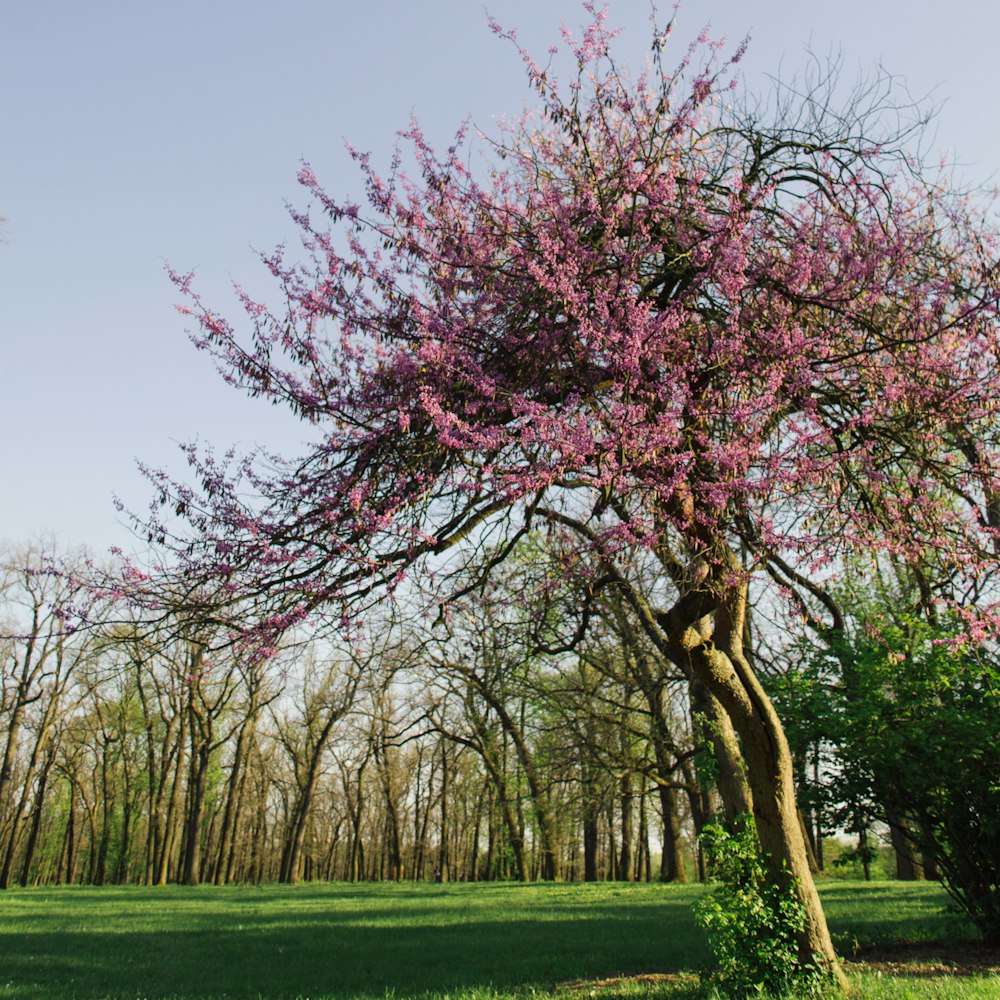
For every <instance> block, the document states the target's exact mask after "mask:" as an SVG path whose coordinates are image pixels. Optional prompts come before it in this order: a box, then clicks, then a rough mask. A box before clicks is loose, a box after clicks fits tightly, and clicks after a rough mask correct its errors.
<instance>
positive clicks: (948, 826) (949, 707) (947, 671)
mask: <svg viewBox="0 0 1000 1000" xmlns="http://www.w3.org/2000/svg"><path fill="white" fill-rule="evenodd" d="M905 604H906V602H905V600H904V598H903V597H902V596H899V595H896V596H894V595H892V594H890V593H879V594H878V595H876V596H871V595H869V596H868V597H859V596H857V595H853V596H852V597H851V598H850V601H845V606H849V607H850V610H851V621H852V623H853V624H852V625H851V626H850V628H849V629H848V630H847V631H846V634H844V635H841V636H838V637H836V638H833V639H832V641H831V642H830V644H829V645H828V646H827V647H824V648H816V647H811V646H809V647H805V649H804V652H803V655H802V656H801V658H800V662H799V663H797V664H796V666H795V667H794V668H793V669H790V670H789V671H788V672H787V673H786V674H784V675H783V676H782V677H779V678H773V679H772V680H771V682H770V683H771V690H772V693H773V696H774V699H775V703H776V705H777V706H778V710H779V713H780V714H781V716H782V719H783V720H785V722H786V732H787V734H788V737H789V743H790V745H791V747H792V750H793V753H794V754H795V756H796V757H797V758H798V759H800V760H802V759H807V758H811V757H812V755H813V754H814V753H817V752H819V750H820V748H822V750H823V754H824V769H825V773H826V779H825V781H824V783H823V786H822V787H820V788H815V787H814V788H812V789H811V796H810V797H807V799H806V801H805V802H804V803H803V804H804V806H805V807H806V808H809V807H810V806H813V807H815V806H819V807H820V808H821V809H822V811H823V813H824V814H825V815H826V816H827V818H828V819H829V820H830V821H831V822H832V823H833V824H836V825H838V826H841V827H842V828H844V829H846V830H850V831H854V832H861V831H862V830H866V829H867V828H868V827H870V826H871V825H872V823H874V822H876V821H881V820H883V819H884V818H885V815H886V812H887V811H891V812H892V813H893V814H895V815H896V816H897V817H899V818H900V819H901V820H902V821H903V823H904V826H905V833H906V835H907V836H909V838H910V840H911V843H912V848H913V850H914V852H915V853H916V854H923V855H924V856H925V857H931V858H933V859H934V861H935V862H936V864H937V866H938V868H939V870H940V874H941V878H942V880H943V882H944V884H945V885H946V887H947V888H948V891H949V892H950V893H951V894H952V896H953V897H954V898H955V900H956V902H957V903H958V905H959V906H961V907H962V909H963V910H964V911H965V912H966V913H968V915H969V916H970V917H971V918H972V920H973V921H974V922H975V923H976V925H977V927H978V928H979V930H980V932H981V934H982V935H983V937H984V938H986V939H987V940H991V941H995V942H1000V892H998V886H1000V666H998V664H997V662H996V659H995V657H994V655H993V653H992V651H991V650H990V649H989V648H987V647H986V646H983V645H975V644H972V643H971V642H969V641H968V639H967V638H966V637H965V635H964V633H965V629H964V627H963V625H962V623H961V622H959V621H954V620H952V621H950V620H948V619H947V618H943V617H942V618H939V619H938V620H937V621H936V622H934V623H933V624H931V623H929V622H928V621H927V620H926V619H924V618H922V617H920V616H918V615H916V614H914V613H910V612H907V611H905V610H903V608H905Z"/></svg>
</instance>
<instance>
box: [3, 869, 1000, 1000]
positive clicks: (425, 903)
mask: <svg viewBox="0 0 1000 1000" xmlns="http://www.w3.org/2000/svg"><path fill="white" fill-rule="evenodd" d="M702 891H703V889H702V888H700V887H697V886H660V885H630V886H624V885H607V884H597V885H531V886H521V885H446V886H440V885H408V884H402V885H371V884H366V885H302V886H263V887H227V888H222V889H220V888H214V887H201V888H187V887H181V886H168V887H163V888H157V889H145V888H103V889H91V888H59V889H33V890H24V891H14V892H8V893H6V894H3V895H2V896H0V997H3V998H16V1000H28V998H52V1000H64V998H65V1000H69V998H75V1000H98V998H102V1000H103V998H115V1000H119V998H129V1000H135V998H140V997H146V998H150V1000H152V998H156V1000H223V998H227V1000H228V998H265V997H266V998H283V1000H293V998H303V1000H305V998H309V1000H340V998H347V997H371V998H385V997H387V996H389V997H395V998H397V1000H402V998H404V997H407V998H409V997H413V998H421V1000H431V998H445V997H449V998H456V1000H457V998H462V1000H486V998H489V1000H499V998H507V997H529V996H530V997H537V998H550V997H559V998H561V1000H573V998H574V997H576V996H579V997H589V996H596V997H602V998H605V1000H612V998H617V997H621V998H625V997H633V998H635V997H643V998H645V997H677V998H680V997H696V996H698V995H699V992H700V989H701V988H700V986H699V981H698V977H697V972H698V970H701V969H704V968H705V967H706V966H707V965H708V964H709V961H710V959H709V953H708V950H707V947H706V945H705V942H704V939H703V936H702V934H701V932H700V931H699V930H698V929H697V927H696V926H695V924H694V920H693V918H692V916H691V903H692V902H693V900H694V899H695V898H697V896H698V895H700V894H701V892H702ZM823 896H824V902H825V904H826V907H827V912H828V915H829V919H830V923H831V929H832V931H833V934H834V937H835V940H836V941H837V945H838V948H839V949H840V951H841V952H842V953H843V954H844V955H845V956H846V957H847V958H851V957H852V956H860V957H864V956H865V954H866V952H867V951H870V950H871V949H873V948H876V947H885V948H891V947H892V946H893V945H897V944H898V943H899V942H903V941H906V942H914V941H916V942H930V943H931V944H930V945H928V947H930V948H931V951H930V952H927V953H926V954H924V955H923V956H922V964H921V965H920V966H919V967H917V968H915V972H914V974H912V975H910V974H907V973H906V971H905V969H904V970H903V971H902V972H901V971H900V970H899V969H898V968H897V967H896V966H897V965H898V964H899V963H893V962H883V963H881V964H880V965H879V966H878V967H873V968H871V969H867V970H866V969H864V968H856V969H855V971H852V973H851V975H852V979H853V981H854V982H855V984H856V985H857V986H858V988H859V992H860V995H862V996H864V997H871V998H872V1000H883V998H890V997H891V998H896V997H913V998H920V1000H923V998H938V997H942V998H943V997H948V998H951V997H956V998H959V1000H981V998H987V997H989V998H996V997H1000V979H998V978H996V977H995V976H994V977H990V976H988V975H978V976H969V977H956V976H943V975H940V974H939V973H940V970H935V967H934V962H935V960H934V959H933V943H935V942H944V944H942V945H941V948H942V960H946V959H947V954H946V953H947V951H948V949H949V948H952V947H954V946H960V945H961V943H962V942H963V941H965V940H968V939H970V938H971V936H972V935H971V931H970V929H969V928H968V927H967V926H966V925H964V924H963V923H962V921H961V920H959V919H958V918H957V917H955V916H954V915H951V914H949V913H948V912H947V909H946V907H947V897H946V896H945V895H944V893H943V892H942V891H941V890H940V889H939V888H937V887H936V886H931V885H901V884H893V883H883V884H875V885H871V886H865V885H860V884H857V883H853V884H852V883H837V884H831V885H828V886H826V887H824V890H823ZM928 955H930V956H931V957H930V958H928ZM907 991H909V992H907Z"/></svg>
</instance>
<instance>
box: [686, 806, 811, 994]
mask: <svg viewBox="0 0 1000 1000" xmlns="http://www.w3.org/2000/svg"><path fill="white" fill-rule="evenodd" d="M700 840H701V844H702V846H703V847H704V849H705V852H706V854H707V856H708V859H709V864H710V865H711V872H712V875H713V877H714V878H715V879H717V880H718V882H719V886H718V888H716V890H715V891H714V892H713V893H712V894H711V895H709V896H707V897H706V898H704V899H702V900H700V901H699V902H698V903H696V904H695V908H694V909H695V917H696V919H697V921H698V923H699V924H700V925H701V926H702V927H704V928H705V930H706V931H707V933H708V939H709V945H710V946H711V949H712V952H713V953H714V955H715V957H716V960H717V961H718V968H717V970H716V971H715V973H714V974H713V976H712V980H711V982H712V985H713V987H714V992H715V995H716V996H723V997H731V998H734V1000H735V998H742V997H767V996H777V997H783V996H794V997H805V996H813V995H818V994H820V993H821V992H822V987H823V986H824V984H825V982H826V980H825V977H824V976H823V974H822V972H821V971H820V969H819V968H818V967H817V966H816V965H813V964H806V963H803V962H802V961H801V960H800V959H799V954H798V943H797V940H796V934H797V933H798V932H799V931H800V930H801V929H802V928H803V926H804V924H805V918H806V913H805V907H804V906H803V905H802V903H801V902H800V901H799V899H798V896H797V895H796V893H795V886H794V884H793V883H791V882H789V883H788V884H786V885H775V884H774V883H773V882H771V881H769V880H768V877H767V870H766V868H765V865H764V858H763V857H762V855H761V852H760V848H759V846H758V844H757V838H756V835H755V834H754V832H753V825H752V823H751V822H750V821H749V820H748V821H747V822H745V823H743V824H742V826H740V827H738V828H737V829H736V831H735V832H730V831H728V830H726V829H724V828H723V827H721V826H717V825H714V824H713V825H709V826H706V827H705V829H704V830H703V831H702V834H701V837H700Z"/></svg>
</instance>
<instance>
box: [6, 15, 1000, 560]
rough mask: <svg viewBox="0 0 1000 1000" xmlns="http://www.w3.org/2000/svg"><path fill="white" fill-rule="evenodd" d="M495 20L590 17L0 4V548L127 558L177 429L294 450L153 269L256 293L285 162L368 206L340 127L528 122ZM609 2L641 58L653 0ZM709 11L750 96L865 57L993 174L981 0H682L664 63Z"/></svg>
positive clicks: (294, 441)
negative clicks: (831, 56) (128, 522)
mask: <svg viewBox="0 0 1000 1000" xmlns="http://www.w3.org/2000/svg"><path fill="white" fill-rule="evenodd" d="M665 6H666V7H667V8H668V9H669V4H667V5H665ZM486 8H488V9H489V11H490V12H491V13H492V14H493V15H494V16H495V17H496V18H497V19H498V20H500V21H501V22H502V23H504V24H509V25H516V26H518V28H519V32H520V37H521V39H522V41H523V42H525V43H526V44H527V45H528V46H529V47H530V48H532V49H533V50H535V51H536V52H538V53H539V55H541V54H543V53H544V52H545V50H546V49H547V47H548V45H549V44H550V43H551V42H555V41H557V40H558V36H559V26H560V25H561V24H563V23H566V24H568V25H570V26H572V27H575V26H577V25H578V24H579V23H580V21H581V20H582V11H581V8H580V6H579V4H578V3H577V2H576V0H534V2H530V0H488V2H487V4H486V5H485V7H484V6H483V5H482V4H480V3H478V2H476V0H467V2H466V0H367V2H357V0H351V2H345V0H282V2H281V3H277V2H275V0H171V2H170V3H167V2H164V0H86V2H81V0H3V2H2V3H0V94H2V98H0V214H2V215H5V216H6V217H7V222H6V224H5V227H4V232H3V234H2V235H3V242H2V243H0V380H2V381H0V428H2V430H0V484H2V487H0V538H6V539H8V540H11V541H15V542H17V541H25V540H28V539H30V538H32V537H35V536H37V535H39V534H42V533H49V532H52V533H55V534H56V535H58V537H59V538H60V539H61V540H62V541H63V542H64V543H66V544H67V545H70V544H72V545H76V544H87V545H89V546H90V547H92V548H93V549H94V550H95V551H97V552H98V553H99V552H101V551H103V550H106V549H107V548H108V546H110V545H113V544H117V545H121V546H122V547H124V548H126V549H128V548H129V547H130V544H131V536H130V534H129V532H128V530H127V529H126V528H125V527H124V526H123V525H122V524H121V519H120V516H119V515H118V514H117V513H116V511H115V510H114V507H113V505H112V494H117V495H119V496H120V497H121V498H122V499H123V500H125V502H126V503H127V504H128V505H130V506H132V507H134V508H138V509H141V508H143V507H144V505H145V502H146V500H147V498H148V496H149V490H148V488H147V486H146V484H145V482H144V481H143V480H142V479H141V477H140V476H139V474H138V472H137V471H136V467H135V463H136V460H137V459H138V460H142V461H145V462H146V463H148V464H151V465H155V466H165V467H168V468H170V469H171V470H173V471H176V472H180V471H181V470H182V468H183V465H182V462H181V460H180V455H179V452H178V450H177V442H180V441H188V440H191V439H193V438H198V439H200V440H204V441H209V442H213V443H215V444H216V445H217V446H218V447H220V448H225V447H228V446H229V445H231V444H239V445H241V446H243V447H246V448H249V447H252V446H253V445H254V444H258V443H259V444H261V445H265V446H268V447H271V448H274V449H276V450H279V451H284V452H287V453H295V452H296V451H297V450H298V448H297V445H298V443H299V442H300V441H301V440H302V439H303V438H304V436H305V432H304V430H303V429H301V428H299V427H298V426H297V425H296V424H294V422H293V421H291V420H290V419H289V418H288V417H285V416H284V415H283V414H281V413H280V412H279V411H276V410H274V409H273V408H271V407H269V406H266V405H261V404H258V403H254V402H253V401H249V400H245V399H243V398H241V397H240V396H239V395H238V394H237V393H235V392H234V391H233V390H231V389H229V388H227V387H226V386H225V385H224V384H223V383H222V382H221V380H220V379H219V378H218V376H217V375H216V374H215V372H214V370H213V368H212V365H211V363H210V361H209V360H208V359H207V358H206V357H204V356H202V355H200V354H199V353H198V352H197V351H195V349H194V348H193V347H192V346H191V345H190V343H189V342H188V340H187V336H186V326H185V322H184V320H183V318H182V317H180V316H178V315H177V313H176V312H175V310H174V303H175V302H176V300H177V295H176V292H175V290H174V288H173V287H172V285H171V284H170V282H169V281H168V280H167V278H166V276H165V274H164V272H163V263H164V261H170V262H171V263H172V264H173V265H175V266H176V267H178V268H179V269H182V270H186V269H189V268H196V269H197V273H198V279H197V284H198V287H199V288H200V289H201V290H202V291H203V293H204V295H205V297H206V299H207V301H208V302H209V303H211V304H212V305H217V306H219V307H225V306H227V304H228V303H229V301H230V292H229V281H230V279H231V278H232V279H236V280H239V281H240V282H241V283H242V284H244V285H245V286H246V287H248V288H249V289H250V290H251V291H252V292H254V293H257V294H260V295H266V288H267V287H268V286H267V282H266V280H265V279H264V278H263V276H262V275H261V269H260V266H259V265H258V264H257V263H256V260H255V257H254V248H257V249H260V250H270V249H272V248H273V247H274V245H275V244H277V243H279V242H281V241H282V240H288V242H289V245H290V246H294V241H295V239H296V236H295V230H294V227H293V226H292V224H291V222H290V220H289V219H288V216H287V212H286V209H285V205H286V203H288V202H291V203H294V204H298V205H301V204H302V203H303V201H302V196H301V195H300V192H299V190H298V188H297V185H296V182H295V175H296V172H297V170H298V166H299V163H300V161H301V160H308V161H309V162H310V163H311V164H312V165H313V168H314V170H315V172H316V174H317V175H318V176H319V178H320V180H321V181H323V182H324V184H325V186H326V187H327V188H328V190H330V191H331V192H332V193H335V194H338V195H342V196H343V195H349V194H354V195H355V196H358V197H360V195H361V185H360V181H359V178H358V175H357V173H356V171H355V169H354V166H353V164H352V163H351V162H350V161H349V160H348V158H347V156H346V154H345V153H344V150H343V142H344V140H345V139H349V140H350V141H351V142H352V143H353V144H354V145H355V146H358V147H361V148H365V149H368V150H370V151H371V152H372V154H373V158H374V161H375V163H376V164H378V163H380V162H381V163H384V162H385V161H386V160H387V158H388V155H389V152H390V150H391V147H392V144H393V140H394V133H395V131H396V130H397V129H398V128H401V127H403V126H405V125H406V123H407V121H408V119H409V116H410V114H411V112H415V113H416V115H417V117H418V118H419V119H420V121H421V122H422V123H423V125H424V128H425V131H426V132H427V133H428V135H429V136H430V137H431V138H432V139H433V140H436V141H438V142H439V143H441V142H445V141H446V140H447V139H448V138H450V136H451V135H452V134H453V132H454V130H455V128H456V127H457V125H458V124H459V123H460V122H461V121H462V120H463V119H465V118H467V117H469V118H471V120H472V121H473V122H474V124H475V125H477V126H478V127H479V128H481V129H482V130H483V131H484V132H486V133H489V132H491V130H493V129H494V123H495V121H496V119H497V118H498V117H500V116H502V115H504V114H516V113H517V112H518V111H520V110H521V108H522V107H523V106H524V104H525V102H526V101H527V100H528V94H527V90H526V87H525V83H524V76H523V72H522V69H521V66H520V63H519V61H518V58H517V56H516V53H514V52H513V50H512V49H511V48H510V47H509V46H507V45H505V44H504V43H502V42H500V41H498V40H497V39H495V38H494V37H493V36H492V35H491V34H490V32H489V31H488V29H487V27H486V15H485V12H484V11H485V9H486ZM610 8H611V11H610V16H609V20H610V21H611V22H612V23H617V24H619V25H621V26H622V27H623V28H624V29H625V30H624V35H623V37H622V39H621V46H622V48H621V51H622V52H623V53H626V54H627V58H629V59H630V60H631V62H632V64H633V65H639V64H641V62H642V61H643V60H644V59H645V55H646V52H647V51H648V47H649V35H648V30H647V24H648V13H649V4H648V3H647V2H646V0H612V3H611V4H610ZM709 23H710V25H711V30H712V34H713V35H714V36H723V35H724V36H726V37H728V38H729V39H730V40H731V41H732V42H733V44H734V45H735V43H736V42H738V41H739V39H741V38H742V37H743V36H744V35H746V34H748V33H749V34H750V36H751V42H750V48H749V51H748V54H747V57H746V59H745V60H744V63H743V75H744V78H745V80H746V82H747V85H748V87H749V88H750V89H751V90H761V89H762V88H764V87H766V86H767V84H766V74H769V73H770V74H773V73H775V72H777V71H778V70H779V68H781V69H782V72H783V74H784V75H788V74H790V73H792V72H794V71H795V70H797V69H799V68H801V67H802V66H803V65H804V64H805V62H806V60H807V54H806V50H807V48H808V49H810V50H811V51H813V52H815V53H818V54H819V55H820V56H824V57H825V56H826V55H827V54H828V53H830V52H831V51H836V50H839V51H840V52H841V54H842V56H843V59H844V63H845V72H846V73H847V74H848V75H850V76H853V75H855V74H856V73H857V71H858V70H859V69H861V70H870V69H871V68H872V67H873V66H874V65H875V64H876V63H880V64H881V65H883V66H884V67H885V68H886V70H888V71H889V72H891V73H893V74H896V75H898V76H899V77H901V78H902V79H903V80H904V81H905V83H906V85H907V86H908V88H909V91H910V93H911V94H912V95H913V96H914V97H923V96H924V95H927V94H931V95H932V99H933V101H934V102H936V103H941V104H943V106H942V108H941V111H940V114H939V117H938V120H937V131H936V139H935V142H934V144H933V145H934V147H935V148H937V149H940V150H941V151H942V152H946V153H947V152H950V153H952V154H954V156H955V157H956V158H957V160H958V161H959V162H960V163H961V164H962V167H961V169H962V172H963V175H964V176H965V177H966V178H967V179H975V180H979V181H988V180H991V179H996V175H997V174H998V172H1000V135H998V125H1000V113H998V107H997V105H998V101H1000V59H998V57H997V54H996V45H997V39H998V38H1000V4H998V3H996V2H995V0H952V2H951V3H950V4H947V5H944V4H941V3H939V2H937V3H933V4H932V3H930V2H929V0H838V2H836V3H828V2H823V3H820V2H816V0H743V2H739V0H700V2H697V0H685V2H684V3H683V5H682V7H681V9H680V12H679V14H678V20H677V24H678V31H677V34H676V35H675V38H676V39H678V41H677V46H676V50H675V51H676V54H677V55H680V54H681V52H682V51H683V48H684V44H685V40H687V39H690V38H691V37H693V36H694V35H696V34H697V33H698V31H699V30H700V29H701V28H702V27H704V26H705V25H706V24H709ZM231 315H232V316H233V317H234V318H236V317H237V315H238V313H237V310H236V309H233V310H231Z"/></svg>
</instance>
